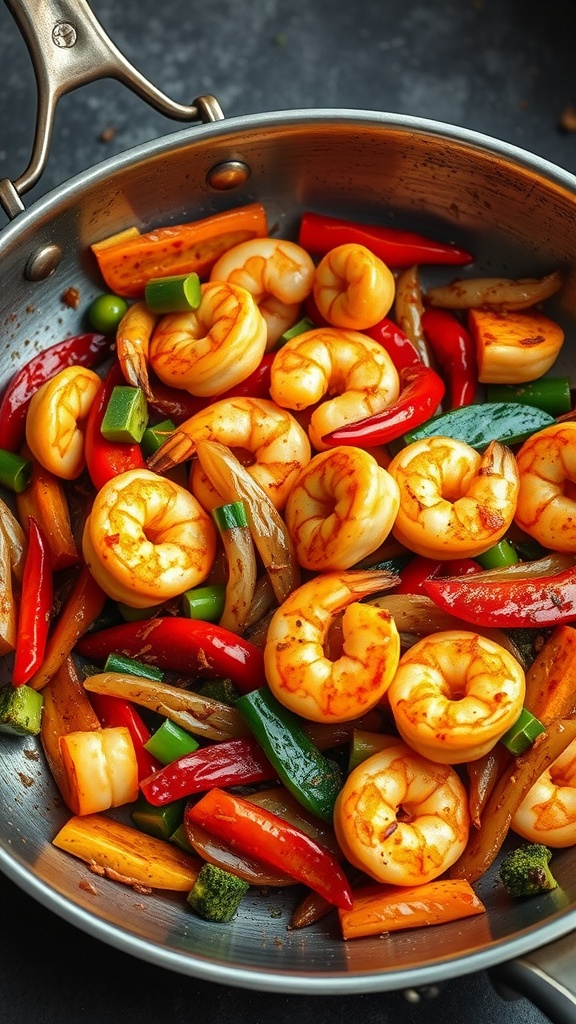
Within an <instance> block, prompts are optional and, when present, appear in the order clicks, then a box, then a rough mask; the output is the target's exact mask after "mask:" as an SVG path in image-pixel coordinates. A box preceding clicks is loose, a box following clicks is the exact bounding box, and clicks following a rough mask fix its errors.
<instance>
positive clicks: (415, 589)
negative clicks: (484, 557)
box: [393, 555, 482, 594]
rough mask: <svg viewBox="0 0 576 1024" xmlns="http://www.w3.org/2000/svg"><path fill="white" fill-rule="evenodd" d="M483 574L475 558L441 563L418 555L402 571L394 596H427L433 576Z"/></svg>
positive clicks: (456, 559)
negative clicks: (427, 584)
mask: <svg viewBox="0 0 576 1024" xmlns="http://www.w3.org/2000/svg"><path fill="white" fill-rule="evenodd" d="M478 572H482V568H481V566H479V565H478V562H475V561H474V559H473V558H455V559H450V561H448V562H439V561H437V560H436V559H435V558H425V557H424V556H423V555H416V556H415V557H414V558H411V559H410V561H409V562H408V563H407V564H406V565H405V566H404V568H403V569H401V570H400V583H398V584H397V586H395V587H394V590H393V593H394V594H427V590H426V582H427V580H429V579H430V577H431V576H438V575H442V576H444V575H446V576H467V575H471V574H472V573H478Z"/></svg>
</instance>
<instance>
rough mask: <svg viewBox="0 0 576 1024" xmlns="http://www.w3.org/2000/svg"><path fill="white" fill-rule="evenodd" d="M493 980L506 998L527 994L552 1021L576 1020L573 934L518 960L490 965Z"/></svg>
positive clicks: (564, 1023) (569, 1023)
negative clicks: (494, 965)
mask: <svg viewBox="0 0 576 1024" xmlns="http://www.w3.org/2000/svg"><path fill="white" fill-rule="evenodd" d="M489 974H490V980H491V981H492V984H493V985H494V987H495V989H496V991H497V992H498V994H499V995H500V996H502V998H503V999H518V998H520V997H522V996H523V997H525V998H526V999H529V1000H530V1002H531V1003H533V1004H534V1006H536V1007H538V1009H539V1010H541V1011H542V1013H544V1014H546V1016H547V1017H548V1018H549V1019H550V1021H551V1022H552V1024H574V1021H575V1020H576V977H575V975H574V934H573V933H569V934H568V935H565V936H564V937H563V938H561V939H557V940H556V941H555V942H551V943H550V944H549V945H546V946H543V947H542V948H541V949H536V950H534V951H532V952H531V953H527V954H526V955H525V956H522V957H519V958H518V959H517V960H511V961H509V962H508V963H504V964H499V965H498V966H497V967H493V968H491V969H490V972H489Z"/></svg>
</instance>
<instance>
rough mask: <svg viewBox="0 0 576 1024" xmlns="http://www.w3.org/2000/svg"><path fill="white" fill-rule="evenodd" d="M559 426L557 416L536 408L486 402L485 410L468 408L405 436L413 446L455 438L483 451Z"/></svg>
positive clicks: (443, 415) (433, 419)
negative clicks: (427, 439) (489, 446)
mask: <svg viewBox="0 0 576 1024" xmlns="http://www.w3.org/2000/svg"><path fill="white" fill-rule="evenodd" d="M555 422H556V421H555V419H554V417H553V416H550V414H549V413H547V412H544V410H543V409H537V408H535V407H534V406H530V405H522V404H521V403H520V402H486V403H484V405H482V406H481V407H480V406H478V405H465V406H462V407H461V408H460V409H450V410H449V412H443V413H440V414H439V415H438V416H432V417H431V419H429V420H426V423H422V425H421V426H419V427H415V428H414V429H413V430H410V431H408V433H407V434H404V441H405V442H406V444H410V443H411V442H412V441H421V440H424V439H425V438H428V437H451V438H453V439H454V440H456V441H464V442H465V443H466V444H469V445H470V447H471V448H477V449H478V450H480V451H483V450H484V448H487V447H488V445H489V444H490V443H491V441H500V442H501V443H502V444H507V445H510V444H518V443H520V442H521V441H525V440H526V438H527V437H530V435H531V434H535V433H536V431H537V430H542V429H543V428H544V427H549V426H551V425H552V424H553V423H555Z"/></svg>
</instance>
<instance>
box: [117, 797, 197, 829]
mask: <svg viewBox="0 0 576 1024" xmlns="http://www.w3.org/2000/svg"><path fill="white" fill-rule="evenodd" d="M185 806H186V800H175V801H173V803H171V804H164V806H163V807H153V806H152V804H149V803H148V801H147V800H145V799H144V797H143V796H141V797H140V798H139V799H138V800H137V801H136V803H135V804H134V806H133V808H132V811H131V814H130V816H131V818H132V821H133V822H134V824H135V825H136V828H138V829H140V831H141V832H146V834H147V835H149V836H155V837H156V839H166V840H169V839H171V838H172V836H173V835H174V833H175V832H176V830H177V828H178V827H179V826H180V825H181V824H182V820H183V818H184V808H185Z"/></svg>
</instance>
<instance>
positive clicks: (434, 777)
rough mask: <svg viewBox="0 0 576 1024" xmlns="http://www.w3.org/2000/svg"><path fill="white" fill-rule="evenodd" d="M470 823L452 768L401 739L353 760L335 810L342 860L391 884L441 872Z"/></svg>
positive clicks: (458, 851) (412, 881)
mask: <svg viewBox="0 0 576 1024" xmlns="http://www.w3.org/2000/svg"><path fill="white" fill-rule="evenodd" d="M469 829H470V819H469V814H468V804H467V799H466V790H465V787H464V785H463V783H462V782H461V781H460V779H459V778H458V775H457V774H456V772H455V771H454V769H453V768H451V767H450V766H449V765H439V764H435V763H434V762H432V761H428V760H427V759H426V758H425V757H422V756H420V755H419V754H416V753H414V751H413V750H410V748H409V747H408V746H406V745H405V744H403V743H401V744H397V745H395V746H390V747H387V748H385V749H384V750H382V751H380V752H379V753H377V754H373V755H372V756H371V757H369V758H367V759H366V760H365V761H363V762H362V764H359V765H358V767H357V768H355V769H354V770H353V771H352V772H351V773H350V775H349V776H348V778H347V780H346V782H345V783H344V787H343V789H342V790H341V792H340V793H339V795H338V798H337V800H336V805H335V808H334V830H335V832H336V838H337V840H338V845H339V847H340V849H341V850H342V852H343V854H344V856H345V857H346V860H348V861H349V862H350V863H351V864H354V866H355V867H357V868H359V869H360V870H361V871H365V872H366V874H368V875H370V876H371V877H372V878H375V879H376V880H377V881H378V882H389V883H391V884H392V885H420V884H421V883H423V882H430V881H432V879H433V878H437V877H438V876H439V875H441V874H443V873H444V871H446V870H447V869H448V868H449V867H451V865H452V864H454V863H455V861H457V860H458V857H459V856H460V854H461V853H462V852H463V850H464V847H465V846H466V843H467V840H468V833H469Z"/></svg>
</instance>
